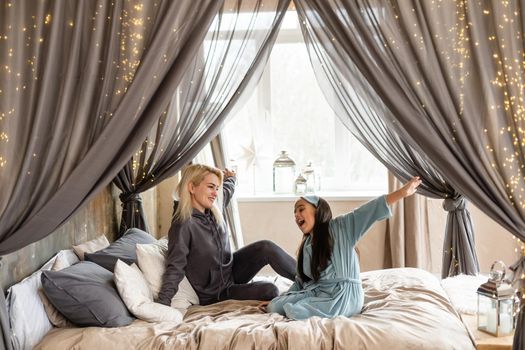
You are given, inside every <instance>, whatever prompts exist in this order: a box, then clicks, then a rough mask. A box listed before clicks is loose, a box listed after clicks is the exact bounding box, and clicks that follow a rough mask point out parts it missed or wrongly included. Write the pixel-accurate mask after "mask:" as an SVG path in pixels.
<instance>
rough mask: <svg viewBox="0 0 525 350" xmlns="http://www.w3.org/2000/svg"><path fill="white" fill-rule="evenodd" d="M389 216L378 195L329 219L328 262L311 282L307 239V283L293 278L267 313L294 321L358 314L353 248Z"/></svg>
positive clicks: (359, 304)
mask: <svg viewBox="0 0 525 350" xmlns="http://www.w3.org/2000/svg"><path fill="white" fill-rule="evenodd" d="M391 216H392V212H391V211H390V207H389V206H388V205H387V203H386V196H381V197H378V198H376V199H374V200H371V201H370V202H368V203H366V204H364V205H363V206H361V207H359V208H357V209H355V210H353V211H352V212H350V213H347V214H344V215H340V216H338V217H336V218H333V219H332V220H330V222H329V232H330V234H331V235H332V239H333V251H332V256H331V260H330V262H329V264H328V266H327V267H326V269H325V270H324V271H322V272H321V275H320V278H319V280H318V281H314V280H313V277H312V273H311V271H310V261H311V259H312V244H311V236H308V237H307V238H306V241H305V244H304V247H303V272H304V274H305V275H306V276H308V277H310V278H311V280H310V281H308V282H305V283H303V282H302V281H301V280H300V279H299V277H297V278H296V281H295V282H294V284H293V285H292V286H291V287H290V289H289V290H288V292H286V293H284V294H282V295H280V296H278V297H276V298H274V299H273V300H272V301H271V303H270V304H269V305H268V311H269V312H276V313H279V314H281V315H284V316H287V317H288V318H292V319H295V320H302V319H306V318H309V317H312V316H320V317H327V318H332V317H335V316H339V315H342V316H347V317H350V316H352V315H355V314H357V313H359V312H360V311H361V308H362V307H363V301H364V293H363V288H362V286H361V280H360V277H359V272H360V268H359V261H358V257H357V254H356V252H355V250H354V247H355V245H356V243H357V241H359V239H360V238H361V237H362V236H363V235H364V234H365V233H366V232H367V231H368V229H369V228H370V227H371V226H372V225H373V224H374V223H375V222H376V221H379V220H382V219H386V218H389V217H391Z"/></svg>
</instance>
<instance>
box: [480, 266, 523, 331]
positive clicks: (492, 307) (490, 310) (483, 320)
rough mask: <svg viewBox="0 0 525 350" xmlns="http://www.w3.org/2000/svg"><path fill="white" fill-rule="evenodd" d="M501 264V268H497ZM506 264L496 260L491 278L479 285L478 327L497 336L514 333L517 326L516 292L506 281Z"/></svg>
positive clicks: (490, 274)
mask: <svg viewBox="0 0 525 350" xmlns="http://www.w3.org/2000/svg"><path fill="white" fill-rule="evenodd" d="M496 265H500V266H501V269H499V270H498V269H495V266H496ZM505 270H506V266H505V264H504V263H503V262H502V261H495V262H494V263H493V264H492V266H491V268H490V273H489V280H488V281H487V282H485V283H483V284H482V285H481V286H479V288H478V291H477V294H478V329H479V330H480V331H483V332H486V333H489V334H492V335H494V336H496V337H500V336H506V335H510V334H512V332H513V331H514V327H515V321H516V320H515V317H514V316H515V311H516V309H515V308H516V304H515V293H514V289H513V288H512V286H511V285H510V284H508V283H506V282H504V280H503V279H504V278H505Z"/></svg>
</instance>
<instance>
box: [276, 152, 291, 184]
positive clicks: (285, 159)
mask: <svg viewBox="0 0 525 350" xmlns="http://www.w3.org/2000/svg"><path fill="white" fill-rule="evenodd" d="M294 178H295V162H294V161H293V159H292V158H290V157H289V156H288V153H287V152H286V151H281V153H280V154H279V157H278V158H277V159H276V160H275V161H274V162H273V192H274V193H280V194H285V193H293V192H294Z"/></svg>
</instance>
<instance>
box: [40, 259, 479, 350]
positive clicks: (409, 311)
mask: <svg viewBox="0 0 525 350" xmlns="http://www.w3.org/2000/svg"><path fill="white" fill-rule="evenodd" d="M361 277H362V281H363V288H364V290H365V303H364V307H363V311H362V313H361V314H359V315H357V316H354V317H352V318H346V317H336V318H334V319H321V318H318V317H313V318H311V319H308V320H305V321H293V320H289V319H286V318H284V317H283V316H281V315H278V314H267V313H265V311H264V306H262V305H261V304H260V302H258V301H225V302H221V303H217V304H213V305H208V306H199V305H194V306H191V307H189V309H188V310H187V312H186V314H185V316H184V322H182V323H180V324H175V323H171V322H156V323H151V322H145V321H142V320H135V321H133V322H132V323H131V324H130V325H128V326H125V327H115V328H102V327H83V328H75V327H74V328H54V329H52V330H51V331H50V332H49V333H47V334H46V335H45V337H44V338H43V339H42V341H40V343H39V344H38V345H36V347H35V349H40V350H47V349H53V350H57V349H112V350H118V349H300V350H306V349H389V350H395V349H403V350H406V349H440V350H443V349H474V348H475V347H474V345H473V341H472V339H471V337H470V336H469V333H468V331H467V329H466V327H465V325H464V324H463V323H462V321H461V318H460V316H459V314H458V312H457V311H456V310H455V309H454V307H453V306H452V304H451V302H450V299H449V297H448V295H447V293H446V292H445V290H444V289H443V288H442V286H441V284H440V282H439V280H438V279H437V278H436V277H435V276H433V275H432V274H430V273H428V272H426V271H423V270H420V269H413V268H401V269H387V270H378V271H371V272H365V273H362V274H361Z"/></svg>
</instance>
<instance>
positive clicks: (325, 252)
mask: <svg viewBox="0 0 525 350" xmlns="http://www.w3.org/2000/svg"><path fill="white" fill-rule="evenodd" d="M331 219H332V210H331V209H330V206H329V205H328V202H327V201H325V200H324V199H323V198H319V203H318V204H317V210H316V212H315V224H314V228H313V230H312V231H313V232H312V235H313V236H312V261H311V262H310V271H312V276H313V277H314V280H315V281H318V280H319V277H320V276H321V272H322V271H323V270H324V269H326V267H327V266H328V263H329V262H330V257H331V256H332V247H333V240H332V236H331V235H330V232H329V231H328V225H329V222H330V220H331ZM305 241H306V235H304V236H303V241H302V242H301V246H300V247H299V254H298V256H297V272H298V273H299V276H300V277H301V279H302V281H303V282H307V281H310V277H308V276H306V275H305V274H304V271H303V248H304V242H305Z"/></svg>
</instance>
